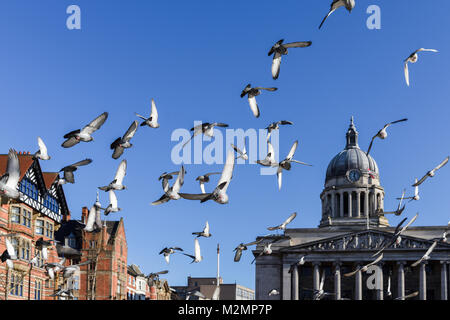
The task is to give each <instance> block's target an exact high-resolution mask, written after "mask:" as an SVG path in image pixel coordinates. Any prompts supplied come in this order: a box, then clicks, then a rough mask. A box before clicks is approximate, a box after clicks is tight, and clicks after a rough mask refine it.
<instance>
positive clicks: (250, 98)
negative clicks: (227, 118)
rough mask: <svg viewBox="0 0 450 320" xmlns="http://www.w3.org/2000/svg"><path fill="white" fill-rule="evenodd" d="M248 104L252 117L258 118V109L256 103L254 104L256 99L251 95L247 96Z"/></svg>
mask: <svg viewBox="0 0 450 320" xmlns="http://www.w3.org/2000/svg"><path fill="white" fill-rule="evenodd" d="M248 104H249V105H250V109H251V110H252V112H253V115H254V116H255V117H256V118H259V115H260V113H259V108H258V103H257V102H256V98H255V96H253V95H248Z"/></svg>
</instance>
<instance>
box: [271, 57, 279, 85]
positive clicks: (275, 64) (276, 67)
mask: <svg viewBox="0 0 450 320" xmlns="http://www.w3.org/2000/svg"><path fill="white" fill-rule="evenodd" d="M280 66H281V53H279V52H276V53H275V54H274V56H273V59H272V78H273V79H274V80H276V79H278V76H279V75H280Z"/></svg>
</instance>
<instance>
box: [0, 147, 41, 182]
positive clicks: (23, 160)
mask: <svg viewBox="0 0 450 320" xmlns="http://www.w3.org/2000/svg"><path fill="white" fill-rule="evenodd" d="M17 157H18V158H19V166H20V179H22V178H23V177H24V175H25V173H26V172H27V171H28V169H29V168H30V167H31V165H32V164H33V162H34V159H33V155H31V154H23V153H17ZM7 165H8V155H7V154H0V175H3V174H5V172H6V166H7Z"/></svg>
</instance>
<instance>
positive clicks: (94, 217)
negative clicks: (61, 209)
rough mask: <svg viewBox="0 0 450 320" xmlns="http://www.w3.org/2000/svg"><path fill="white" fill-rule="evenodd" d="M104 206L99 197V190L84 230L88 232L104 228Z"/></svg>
mask: <svg viewBox="0 0 450 320" xmlns="http://www.w3.org/2000/svg"><path fill="white" fill-rule="evenodd" d="M100 210H102V207H101V204H100V202H99V199H98V192H97V200H96V201H95V203H94V205H93V206H92V207H91V209H90V210H89V214H88V217H87V221H86V225H85V227H84V229H83V230H84V231H86V232H94V231H99V230H101V229H102V219H101V211H100Z"/></svg>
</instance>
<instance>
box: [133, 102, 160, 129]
mask: <svg viewBox="0 0 450 320" xmlns="http://www.w3.org/2000/svg"><path fill="white" fill-rule="evenodd" d="M136 116H138V117H139V118H141V119H143V120H144V121H143V122H142V123H141V127H142V126H149V127H150V128H159V123H158V110H156V104H155V100H153V99H152V111H151V113H150V118H145V117H143V116H141V115H140V114H138V113H136Z"/></svg>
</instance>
